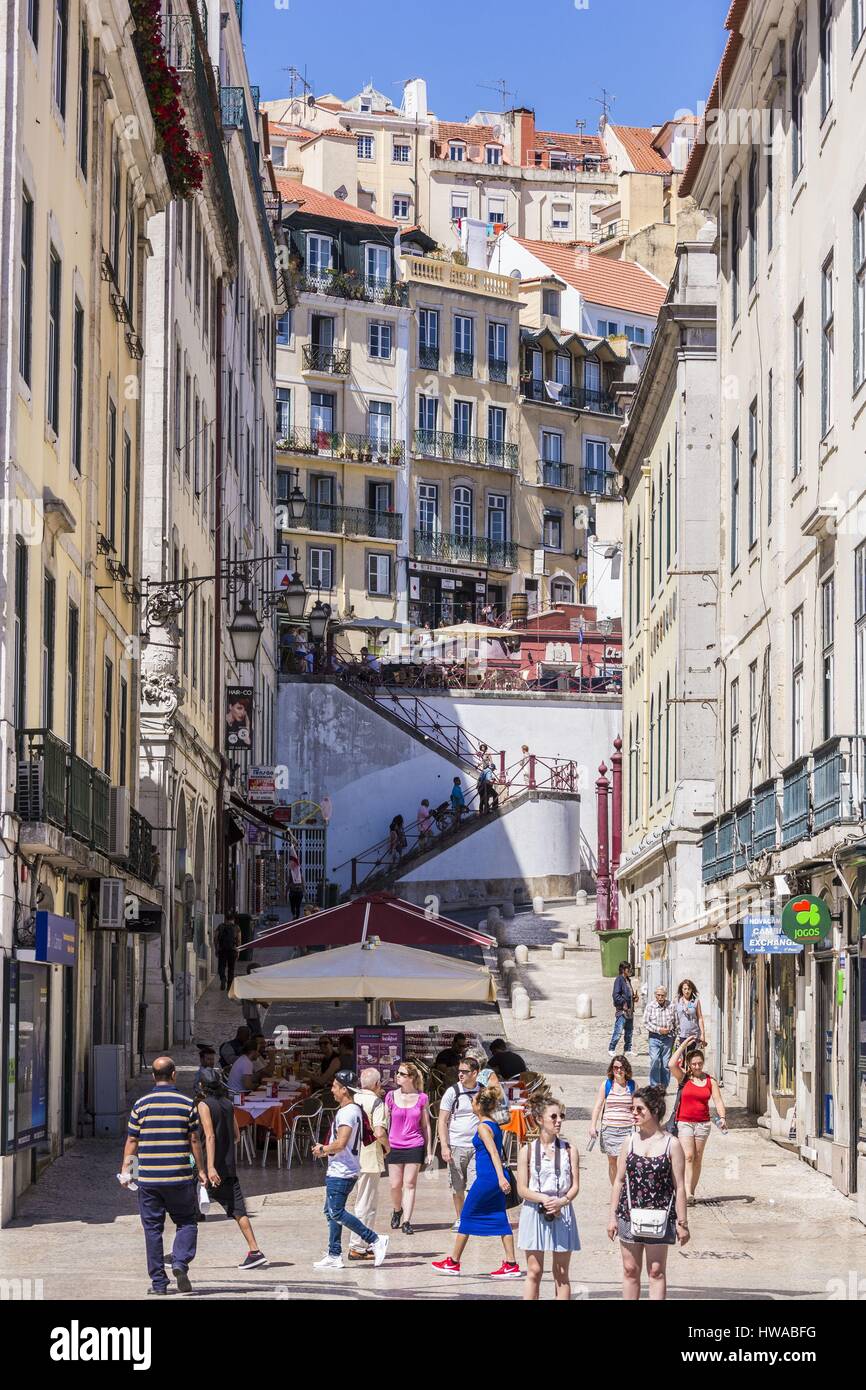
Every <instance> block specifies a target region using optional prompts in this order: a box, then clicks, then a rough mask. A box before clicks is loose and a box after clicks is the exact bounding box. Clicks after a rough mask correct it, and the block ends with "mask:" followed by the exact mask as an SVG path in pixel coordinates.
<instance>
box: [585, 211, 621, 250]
mask: <svg viewBox="0 0 866 1390" xmlns="http://www.w3.org/2000/svg"><path fill="white" fill-rule="evenodd" d="M621 236H628V220H627V219H626V218H624V217H620V218H618V219H617V221H616V222H605V224H604V226H603V227H593V229H592V239H593V242H594V243H595V245H596V246H598V245H601V244H602V243H603V242H605V241H614V240H615V239H616V238H617V237H621Z"/></svg>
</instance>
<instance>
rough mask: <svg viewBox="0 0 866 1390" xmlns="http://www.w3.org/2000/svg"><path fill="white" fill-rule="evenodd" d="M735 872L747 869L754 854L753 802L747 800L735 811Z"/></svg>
mask: <svg viewBox="0 0 866 1390" xmlns="http://www.w3.org/2000/svg"><path fill="white" fill-rule="evenodd" d="M735 824H736V831H735V837H734V873H737V872H738V871H739V870H740V869H745V868H746V867H747V865H748V862H749V859H750V858H751V854H752V803H751V801H746V802H744V803H743V805H742V806H738V807H737V810H736V813H735Z"/></svg>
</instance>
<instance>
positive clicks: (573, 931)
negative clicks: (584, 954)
mask: <svg viewBox="0 0 866 1390" xmlns="http://www.w3.org/2000/svg"><path fill="white" fill-rule="evenodd" d="M568 944H569V946H579V945H580V927H577V926H574V927H569V929H568Z"/></svg>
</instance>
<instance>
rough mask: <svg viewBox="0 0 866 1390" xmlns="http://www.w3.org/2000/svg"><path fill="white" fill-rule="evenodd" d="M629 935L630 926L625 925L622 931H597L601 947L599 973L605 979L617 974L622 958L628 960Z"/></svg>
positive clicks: (614, 976)
mask: <svg viewBox="0 0 866 1390" xmlns="http://www.w3.org/2000/svg"><path fill="white" fill-rule="evenodd" d="M630 936H631V928H629V927H625V928H624V929H623V930H622V931H603V932H599V933H598V944H599V946H600V947H601V973H602V975H603V976H604V978H605V979H606V980H612V979H615V978H616V976H617V975H618V974H619V967H620V965H621V964H622V962H623V961H624V960H628V943H629V937H630Z"/></svg>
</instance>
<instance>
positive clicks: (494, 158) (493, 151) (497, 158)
mask: <svg viewBox="0 0 866 1390" xmlns="http://www.w3.org/2000/svg"><path fill="white" fill-rule="evenodd" d="M485 153H486V159H487V163H488V164H501V163H502V146H501V145H488V146H487V147H486V151H485Z"/></svg>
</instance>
